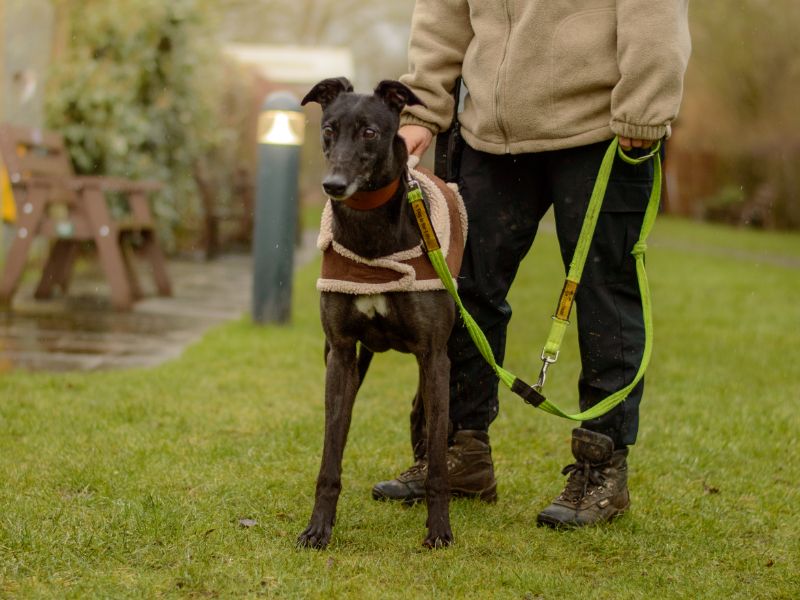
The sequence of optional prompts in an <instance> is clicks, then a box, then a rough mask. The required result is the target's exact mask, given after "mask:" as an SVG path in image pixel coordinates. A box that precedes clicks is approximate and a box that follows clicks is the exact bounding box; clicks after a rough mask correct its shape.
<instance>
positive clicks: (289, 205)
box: [253, 91, 305, 323]
mask: <svg viewBox="0 0 800 600" xmlns="http://www.w3.org/2000/svg"><path fill="white" fill-rule="evenodd" d="M304 132H305V117H304V115H303V113H302V109H301V108H300V102H299V101H298V100H297V98H296V97H295V96H294V95H292V94H291V93H289V92H284V91H281V92H274V93H272V94H270V95H269V96H267V99H266V100H265V101H264V105H263V108H262V110H261V115H260V117H259V120H258V175H257V178H256V207H255V219H254V224H253V321H254V322H255V323H285V322H287V321H288V320H289V318H290V316H291V304H292V271H293V261H294V244H295V240H296V229H297V204H298V197H297V179H298V171H299V166H300V146H301V145H302V144H303V137H304Z"/></svg>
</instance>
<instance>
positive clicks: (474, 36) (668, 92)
mask: <svg viewBox="0 0 800 600" xmlns="http://www.w3.org/2000/svg"><path fill="white" fill-rule="evenodd" d="M687 12H688V0H417V2H416V7H415V9H414V15H413V18H412V23H411V38H410V42H409V73H408V74H406V75H404V76H403V77H401V81H403V83H405V84H406V85H408V86H409V87H410V88H411V89H412V90H413V91H414V93H416V94H417V95H418V96H419V97H420V99H421V100H422V101H423V102H425V104H426V105H427V106H426V107H421V106H413V107H409V108H407V109H406V112H405V113H404V114H403V118H402V123H403V124H409V123H414V124H419V125H424V126H425V127H427V128H429V129H430V130H431V131H433V132H434V134H435V133H438V132H439V131H440V130H442V129H446V128H447V127H449V125H450V120H451V117H452V114H453V100H452V98H451V96H450V93H451V90H452V89H453V86H454V83H455V80H456V78H458V77H459V76H462V77H463V80H464V83H465V85H466V87H467V89H468V90H469V94H468V96H467V98H466V101H465V105H464V110H463V112H462V113H461V114H460V115H459V121H460V123H461V130H462V133H463V135H464V138H465V140H466V141H467V143H468V144H469V145H470V146H472V147H473V148H476V149H478V150H482V151H485V152H491V153H494V154H504V153H512V154H517V153H522V152H540V151H545V150H557V149H560V148H570V147H574V146H582V145H585V144H590V143H594V142H600V141H603V140H608V139H611V138H612V137H613V136H614V135H615V134H616V135H621V136H624V137H630V138H640V139H647V140H657V139H660V138H662V137H664V136H665V135H668V134H669V130H670V129H669V127H670V122H671V121H672V120H673V119H674V118H675V117H676V115H677V114H678V107H679V105H680V101H681V96H682V93H683V75H684V72H685V70H686V64H687V62H688V60H689V54H690V51H691V41H690V38H689V25H688V15H687Z"/></svg>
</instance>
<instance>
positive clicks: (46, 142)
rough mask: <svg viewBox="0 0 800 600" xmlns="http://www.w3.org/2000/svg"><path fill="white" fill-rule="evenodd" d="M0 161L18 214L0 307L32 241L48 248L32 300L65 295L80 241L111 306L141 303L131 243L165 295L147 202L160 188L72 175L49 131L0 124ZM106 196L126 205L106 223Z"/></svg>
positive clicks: (59, 138) (18, 275)
mask: <svg viewBox="0 0 800 600" xmlns="http://www.w3.org/2000/svg"><path fill="white" fill-rule="evenodd" d="M0 156H2V159H3V163H4V164H5V167H6V169H7V170H8V175H9V178H10V180H11V185H12V189H13V192H14V202H15V204H16V209H17V211H16V212H17V221H16V223H15V235H14V239H13V241H12V243H11V247H10V249H9V252H8V256H7V257H6V265H5V270H4V272H3V274H2V279H0V304H5V305H10V304H11V301H12V298H13V296H14V293H15V292H16V290H17V287H18V285H19V282H20V279H21V277H22V274H23V272H24V270H25V265H26V264H27V262H28V255H29V253H30V249H31V244H32V242H33V240H34V239H35V238H36V237H37V236H42V237H45V238H46V239H48V240H49V242H50V245H49V252H48V255H47V259H46V261H45V264H44V268H43V270H42V275H41V278H40V280H39V284H38V286H37V287H36V292H35V297H36V298H39V299H43V298H50V297H51V296H52V294H53V290H54V288H56V287H60V288H61V289H62V291H63V292H64V293H66V292H67V289H68V287H69V281H70V278H71V275H72V269H73V264H74V262H75V259H76V257H77V255H78V251H79V249H80V246H81V245H82V244H86V243H87V242H89V243H93V244H94V246H95V248H96V250H97V255H98V258H99V261H100V265H101V267H102V270H103V272H104V274H105V276H106V279H107V280H108V283H109V287H110V289H111V303H112V305H113V306H114V307H115V308H117V309H120V310H127V309H130V308H131V306H132V305H133V302H134V301H135V300H136V299H138V298H141V297H142V289H141V286H140V285H139V280H138V278H137V276H136V272H135V271H134V266H133V262H132V260H131V255H132V253H133V251H134V248H133V246H134V242H136V244H135V245H136V246H137V247H138V252H139V253H140V254H141V256H142V257H143V258H144V259H146V260H147V262H148V263H149V265H150V267H151V269H152V273H153V277H154V279H155V284H156V288H157V290H158V293H159V295H162V296H169V295H171V294H172V290H171V284H170V280H169V276H168V274H167V269H166V261H165V259H164V254H163V252H162V250H161V247H160V245H159V243H158V239H157V237H156V230H155V222H154V220H153V215H152V212H151V211H150V205H149V198H148V196H149V195H150V194H151V193H152V192H155V191H157V190H159V189H161V187H162V186H161V184H159V183H156V182H145V181H131V180H128V179H122V178H117V177H76V176H75V172H74V170H73V168H72V163H71V162H70V159H69V155H68V153H67V150H66V146H65V145H64V140H63V138H62V136H61V135H59V134H57V133H54V132H50V131H42V130H37V129H30V128H24V127H15V126H12V125H8V124H5V125H2V126H0ZM109 193H114V194H115V195H117V196H119V197H121V198H123V199H124V200H125V201H126V202H125V204H127V211H126V214H125V216H124V217H118V218H114V217H112V213H111V211H110V209H109V204H108V198H107V194H109Z"/></svg>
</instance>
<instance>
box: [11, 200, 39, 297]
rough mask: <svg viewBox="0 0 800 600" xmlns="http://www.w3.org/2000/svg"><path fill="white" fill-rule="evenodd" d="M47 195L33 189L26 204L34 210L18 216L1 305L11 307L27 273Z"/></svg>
mask: <svg viewBox="0 0 800 600" xmlns="http://www.w3.org/2000/svg"><path fill="white" fill-rule="evenodd" d="M45 193H46V190H45V189H40V188H34V189H32V190H31V192H30V194H29V196H28V202H27V203H26V204H28V203H29V204H30V205H31V207H32V210H31V211H30V212H28V213H25V212H24V211H23V212H21V214H20V215H19V216H18V220H17V227H16V229H15V233H14V240H13V241H12V242H11V247H10V248H9V250H8V256H7V257H6V266H5V269H4V270H3V278H2V280H0V305H5V306H11V300H12V298H13V297H14V294H15V293H16V291H17V287H18V286H19V282H20V279H21V278H22V274H23V273H24V272H25V264H26V263H27V262H28V253H29V252H30V250H31V244H32V243H33V238H34V237H35V236H36V231H37V229H38V227H39V221H40V220H41V218H42V215H43V214H44V207H45V199H44V195H45Z"/></svg>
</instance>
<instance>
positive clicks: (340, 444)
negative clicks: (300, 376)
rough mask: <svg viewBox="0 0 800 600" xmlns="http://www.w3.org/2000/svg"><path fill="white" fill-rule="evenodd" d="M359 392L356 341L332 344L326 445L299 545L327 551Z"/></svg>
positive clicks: (329, 360) (327, 390) (327, 401)
mask: <svg viewBox="0 0 800 600" xmlns="http://www.w3.org/2000/svg"><path fill="white" fill-rule="evenodd" d="M357 390H358V366H357V359H356V344H355V341H353V342H352V343H346V344H331V345H330V351H329V352H328V367H327V371H326V375H325V443H324V446H323V449H322V465H321V466H320V470H319V476H318V477H317V490H316V496H315V500H314V510H313V511H312V513H311V519H310V520H309V523H308V527H306V529H305V530H304V531H303V532H302V533H301V534H300V535H299V536H298V538H297V545H298V546H303V547H310V548H324V547H325V546H327V545H328V542H329V541H330V539H331V532H332V531H333V524H334V522H335V520H336V504H337V502H338V500H339V492H341V489H342V455H343V454H344V446H345V443H346V442H347V432H348V431H349V429H350V418H351V416H352V414H353V403H354V401H355V397H356V391H357Z"/></svg>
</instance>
